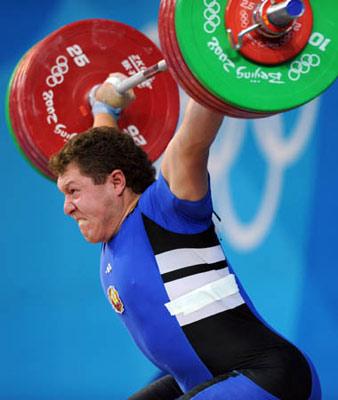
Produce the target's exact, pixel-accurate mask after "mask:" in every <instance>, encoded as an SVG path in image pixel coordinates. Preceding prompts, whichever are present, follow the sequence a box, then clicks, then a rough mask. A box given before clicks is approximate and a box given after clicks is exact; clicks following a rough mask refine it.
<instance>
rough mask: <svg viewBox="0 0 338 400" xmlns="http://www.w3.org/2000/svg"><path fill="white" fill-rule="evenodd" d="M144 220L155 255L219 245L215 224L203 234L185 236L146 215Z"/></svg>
mask: <svg viewBox="0 0 338 400" xmlns="http://www.w3.org/2000/svg"><path fill="white" fill-rule="evenodd" d="M142 218H143V223H144V226H145V229H146V232H147V234H148V237H149V240H150V243H151V247H152V249H153V252H154V254H155V255H157V254H161V253H164V252H166V251H170V250H176V249H183V248H196V249H203V248H207V247H213V246H217V245H219V240H218V238H217V236H216V233H215V228H214V225H213V224H212V225H211V226H210V228H208V229H207V230H205V231H203V232H200V233H195V234H185V233H184V234H183V233H175V232H170V231H168V230H166V229H164V228H162V227H161V226H160V225H158V224H156V223H155V222H154V221H152V220H151V219H150V218H148V217H147V216H146V215H144V214H142Z"/></svg>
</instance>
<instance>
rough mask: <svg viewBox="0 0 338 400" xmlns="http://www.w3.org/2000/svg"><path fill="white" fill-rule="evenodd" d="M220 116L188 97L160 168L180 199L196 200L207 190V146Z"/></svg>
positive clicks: (208, 147)
mask: <svg viewBox="0 0 338 400" xmlns="http://www.w3.org/2000/svg"><path fill="white" fill-rule="evenodd" d="M222 120H223V115H221V114H218V113H216V112H213V111H210V110H208V109H207V108H205V107H203V106H201V105H200V104H198V103H196V102H195V101H194V100H192V99H191V100H189V102H188V105H187V108H186V111H185V114H184V118H183V122H182V125H181V126H180V128H179V129H178V131H177V133H176V134H175V136H174V137H173V139H172V140H171V142H170V143H169V145H168V147H167V149H166V151H165V154H164V158H163V162H162V167H161V171H162V174H163V177H164V178H165V179H166V181H167V182H168V184H169V187H170V190H171V191H172V192H173V193H174V194H175V195H176V196H177V197H178V198H180V199H183V200H199V199H201V198H202V197H203V196H204V195H205V194H206V192H207V190H208V171H207V164H208V158H209V149H210V146H211V144H212V142H213V141H214V139H215V137H216V135H217V132H218V130H219V127H220V125H221V123H222Z"/></svg>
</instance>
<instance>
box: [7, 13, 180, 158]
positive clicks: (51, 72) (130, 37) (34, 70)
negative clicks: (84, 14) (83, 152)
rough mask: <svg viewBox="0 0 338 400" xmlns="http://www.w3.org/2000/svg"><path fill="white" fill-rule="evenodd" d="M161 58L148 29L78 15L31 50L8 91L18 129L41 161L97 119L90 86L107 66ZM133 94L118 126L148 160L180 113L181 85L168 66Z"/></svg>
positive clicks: (122, 67)
mask: <svg viewBox="0 0 338 400" xmlns="http://www.w3.org/2000/svg"><path fill="white" fill-rule="evenodd" d="M162 58H163V56H162V53H161V52H160V50H159V49H158V48H157V47H156V46H155V45H154V44H153V43H152V42H151V41H150V39H148V38H147V37H146V36H145V35H143V34H142V33H140V32H138V31H137V30H135V29H134V28H131V27H129V26H127V25H124V24H121V23H118V22H114V21H109V20H102V19H92V20H84V21H79V22H75V23H73V24H70V25H67V26H65V27H63V28H61V29H59V30H58V31H56V32H54V33H52V34H51V35H50V36H48V37H47V38H46V39H44V40H43V41H41V42H40V43H38V44H37V45H36V46H35V47H34V49H32V51H31V52H30V53H29V54H28V55H27V56H26V58H25V63H24V68H23V70H22V73H21V74H20V77H19V78H18V79H17V81H16V84H15V85H14V86H13V87H12V90H11V92H12V93H11V97H12V96H13V98H15V99H17V100H18V99H19V101H16V103H17V104H16V106H17V108H16V109H13V111H12V112H11V120H12V122H13V126H16V129H20V131H21V132H29V136H30V139H29V141H30V142H31V143H32V145H33V147H34V148H35V149H36V150H37V153H38V154H40V155H41V159H42V160H46V165H47V160H48V158H49V157H50V156H51V155H52V154H54V153H55V152H57V151H58V150H59V149H60V148H61V147H62V146H63V145H64V143H65V142H66V141H67V140H68V139H69V138H70V137H71V136H72V134H75V133H81V132H83V131H84V130H86V129H88V128H89V127H90V126H91V124H92V115H91V110H90V107H89V104H88V101H87V95H88V92H89V90H90V89H91V88H92V87H93V86H94V85H95V84H98V83H101V82H103V81H104V79H105V78H106V77H107V76H108V75H109V73H110V72H122V73H124V74H126V75H132V74H134V73H136V72H137V71H139V70H142V69H144V68H146V67H149V66H151V65H153V64H156V63H157V62H158V61H160V60H161V59H162ZM135 93H136V100H135V102H134V103H133V104H132V105H131V106H129V107H128V108H127V109H126V110H124V111H123V114H122V116H121V119H120V121H119V126H120V128H121V129H122V130H124V131H126V132H127V133H129V134H130V135H131V136H133V138H134V140H135V142H136V143H137V144H139V145H140V146H142V147H143V149H144V150H145V151H146V152H147V153H148V155H149V157H150V158H151V160H156V159H157V158H158V157H159V156H160V155H161V154H162V152H163V151H164V149H165V148H166V146H167V144H168V142H169V140H170V139H171V137H172V135H173V133H174V130H175V128H176V124H177V120H178V114H179V95H178V88H177V84H176V83H175V81H174V80H173V78H172V77H171V76H170V74H169V73H168V72H164V73H161V74H158V75H156V77H154V78H151V79H150V80H148V81H147V82H145V83H144V84H141V85H139V86H138V87H137V88H135Z"/></svg>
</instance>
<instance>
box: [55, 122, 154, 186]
mask: <svg viewBox="0 0 338 400" xmlns="http://www.w3.org/2000/svg"><path fill="white" fill-rule="evenodd" d="M70 163H74V164H75V165H77V166H78V167H79V169H80V171H81V173H82V174H83V175H86V176H89V177H91V178H92V179H93V182H94V184H96V185H99V184H103V183H105V182H106V179H107V176H108V175H109V174H110V173H111V172H112V171H114V170H115V169H120V170H121V171H122V172H123V173H124V175H125V177H126V184H127V187H129V188H131V189H132V190H133V191H134V193H143V192H144V191H145V189H146V188H147V187H148V186H149V185H150V184H152V183H153V182H154V180H155V168H154V167H153V166H152V163H151V161H150V160H149V158H148V156H147V154H146V153H145V152H144V151H143V150H142V149H141V148H140V147H139V146H137V145H136V144H135V142H134V140H133V139H132V138H131V137H130V136H129V135H127V134H124V133H122V132H120V131H119V130H118V129H115V128H111V127H106V126H103V127H102V126H101V127H97V128H91V129H89V130H88V131H86V132H84V133H81V134H80V135H77V136H75V137H73V138H72V139H70V140H69V141H68V142H67V143H66V144H65V146H64V147H63V148H62V149H61V150H60V151H59V152H58V153H57V154H55V155H53V156H52V157H51V158H50V160H49V169H50V170H51V172H52V173H53V174H54V175H55V176H56V177H58V176H60V175H62V174H64V173H65V171H66V169H67V167H68V165H69V164H70Z"/></svg>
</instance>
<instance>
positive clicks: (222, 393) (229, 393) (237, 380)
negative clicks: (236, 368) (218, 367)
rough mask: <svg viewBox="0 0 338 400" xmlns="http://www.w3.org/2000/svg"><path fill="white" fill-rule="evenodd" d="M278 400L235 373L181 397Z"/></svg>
mask: <svg viewBox="0 0 338 400" xmlns="http://www.w3.org/2000/svg"><path fill="white" fill-rule="evenodd" d="M248 399H250V400H278V399H277V397H275V396H273V395H271V394H270V393H268V392H266V391H265V390H264V389H262V388H261V387H259V386H258V385H256V384H255V383H254V382H253V381H251V380H250V379H249V378H247V377H246V376H244V375H242V374H240V373H237V372H234V373H231V374H226V375H222V376H219V377H217V378H215V379H213V380H211V381H209V382H207V383H205V384H202V385H199V386H198V387H196V388H194V389H193V390H191V391H190V392H189V393H187V394H185V395H183V396H181V397H180V398H179V400H248Z"/></svg>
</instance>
